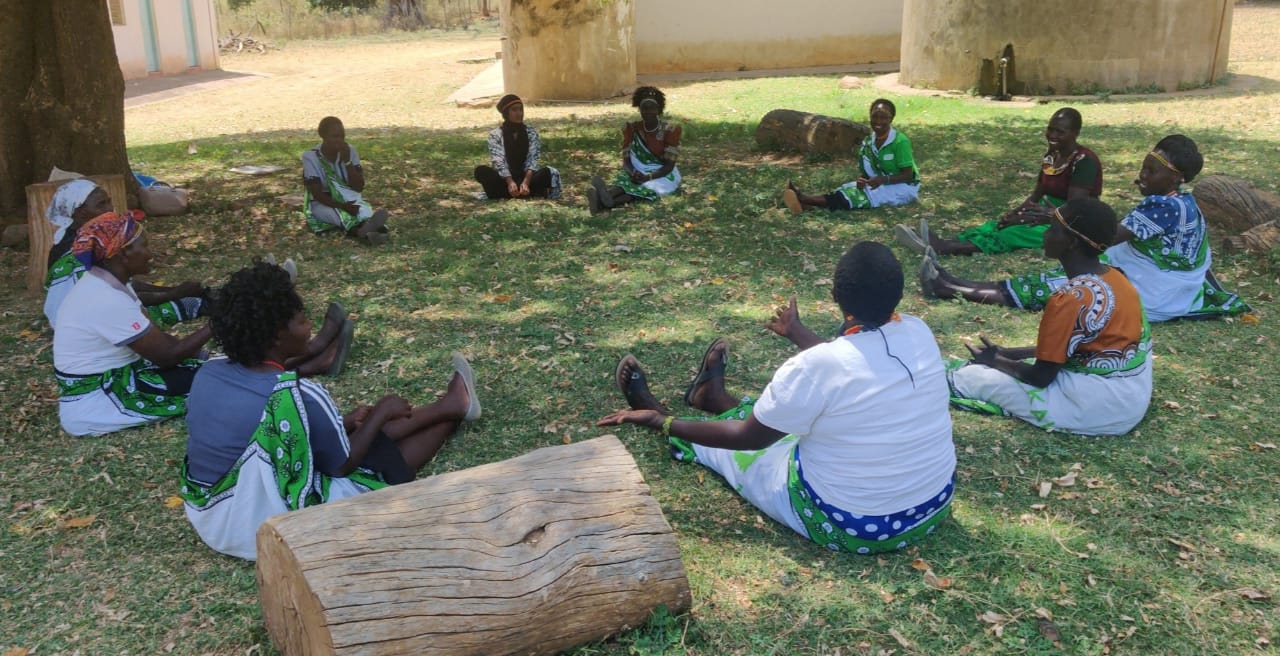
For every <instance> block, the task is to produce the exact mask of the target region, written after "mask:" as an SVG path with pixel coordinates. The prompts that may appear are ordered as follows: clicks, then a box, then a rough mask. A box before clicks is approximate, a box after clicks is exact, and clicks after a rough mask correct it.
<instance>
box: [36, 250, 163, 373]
mask: <svg viewBox="0 0 1280 656" xmlns="http://www.w3.org/2000/svg"><path fill="white" fill-rule="evenodd" d="M150 328H151V319H150V318H148V317H147V315H146V313H145V312H144V311H143V309H142V303H141V302H140V301H139V300H138V295H137V294H135V293H134V292H133V288H132V287H129V286H127V285H124V284H123V283H121V282H120V281H119V280H117V279H116V277H115V276H113V275H111V274H110V273H109V272H108V271H107V270H106V269H103V268H102V267H94V268H92V269H89V271H88V272H87V273H85V274H84V276H83V277H82V278H80V280H79V282H77V283H76V284H75V287H72V288H71V292H70V293H68V294H67V298H66V299H65V300H64V301H63V302H62V307H61V308H59V309H58V317H57V319H56V320H55V321H54V330H53V366H54V367H55V368H56V369H57V370H58V371H61V372H63V373H66V374H73V375H81V376H88V375H93V374H100V373H103V372H104V371H109V370H111V369H115V368H116V367H122V366H124V365H126V364H129V363H131V362H133V361H134V360H138V359H140V358H141V357H142V356H140V355H138V354H137V353H135V352H134V351H133V349H131V348H129V346H128V345H129V344H132V343H133V342H134V341H136V340H137V339H138V338H139V337H142V335H143V333H145V332H147V330H149V329H150Z"/></svg>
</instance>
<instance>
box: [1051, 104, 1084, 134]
mask: <svg viewBox="0 0 1280 656" xmlns="http://www.w3.org/2000/svg"><path fill="white" fill-rule="evenodd" d="M1055 118H1065V119H1067V125H1068V126H1070V127H1071V129H1072V130H1074V131H1076V132H1079V131H1080V127H1081V126H1082V125H1084V118H1082V117H1081V116H1080V112H1079V111H1077V110H1076V109H1075V108H1074V107H1063V108H1062V109H1059V110H1058V111H1056V112H1054V113H1053V116H1050V117H1049V120H1050V121H1053V119H1055Z"/></svg>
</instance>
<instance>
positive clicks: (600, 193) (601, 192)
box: [591, 175, 614, 210]
mask: <svg viewBox="0 0 1280 656" xmlns="http://www.w3.org/2000/svg"><path fill="white" fill-rule="evenodd" d="M591 186H592V187H593V188H595V190H596V197H597V198H599V199H600V207H603V208H604V209H606V210H611V209H613V205H614V203H613V194H611V193H609V185H606V184H605V183H604V178H602V177H600V176H598V175H597V176H595V177H593V178H591Z"/></svg>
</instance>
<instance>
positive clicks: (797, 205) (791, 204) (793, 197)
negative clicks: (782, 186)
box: [782, 189, 804, 214]
mask: <svg viewBox="0 0 1280 656" xmlns="http://www.w3.org/2000/svg"><path fill="white" fill-rule="evenodd" d="M782 204H783V205H786V206H787V209H789V210H791V213H792V214H799V213H801V212H803V211H804V205H803V204H802V203H801V202H800V195H799V194H797V193H796V192H795V190H794V189H786V190H784V191H783V192H782Z"/></svg>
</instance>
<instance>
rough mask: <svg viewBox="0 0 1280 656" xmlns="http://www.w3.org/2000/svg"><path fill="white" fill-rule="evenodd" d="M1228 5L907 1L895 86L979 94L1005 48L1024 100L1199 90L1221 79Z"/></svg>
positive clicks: (1202, 1) (1171, 0)
mask: <svg viewBox="0 0 1280 656" xmlns="http://www.w3.org/2000/svg"><path fill="white" fill-rule="evenodd" d="M1232 4H1233V2H1232V0H1122V1H1117V0H1077V1H1076V2H1074V3H1068V4H1063V3H1054V2H1009V1H1008V0H906V6H905V9H904V12H903V28H902V57H901V72H900V73H899V78H900V79H901V80H902V81H903V82H905V83H907V84H910V85H912V86H917V87H926V88H935V89H955V90H968V89H974V88H978V87H979V86H980V85H979V79H980V77H981V75H982V73H981V71H982V67H983V61H982V60H983V59H987V60H992V59H994V60H995V61H999V58H1000V53H1001V52H1002V51H1003V50H1004V48H1005V46H1006V45H1012V46H1013V55H1014V63H1015V71H1014V76H1013V77H1014V80H1015V82H1018V83H1019V85H1020V86H1023V89H1022V90H1023V91H1025V92H1029V93H1046V92H1052V93H1057V94H1067V93H1078V92H1091V91H1094V90H1097V89H1112V90H1123V89H1133V88H1146V87H1151V86H1155V87H1160V88H1162V89H1165V90H1168V91H1172V90H1176V89H1177V88H1179V87H1181V86H1188V85H1200V84H1203V83H1206V82H1209V81H1212V80H1215V79H1216V78H1217V77H1219V76H1221V75H1222V74H1223V73H1225V72H1226V67H1227V56H1228V44H1229V43H1230V39H1231V6H1232ZM1046 25H1066V26H1069V29H1066V30H1063V29H1056V30H1055V29H1045V26H1046ZM988 66H989V64H988Z"/></svg>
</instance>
